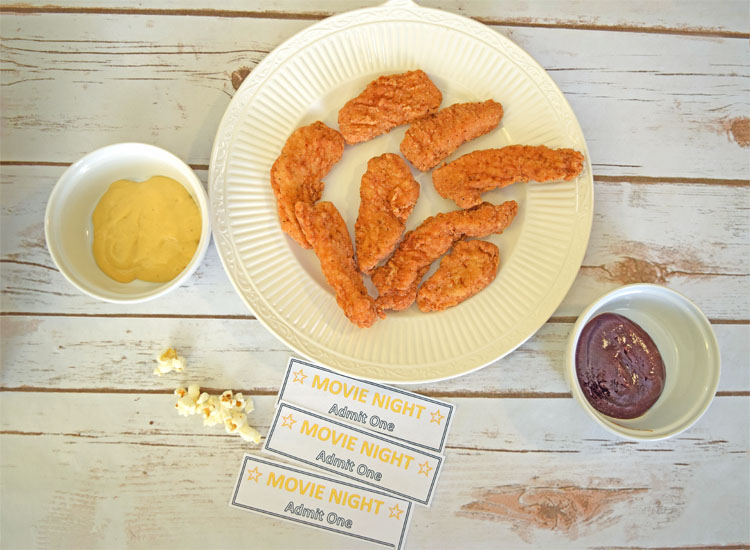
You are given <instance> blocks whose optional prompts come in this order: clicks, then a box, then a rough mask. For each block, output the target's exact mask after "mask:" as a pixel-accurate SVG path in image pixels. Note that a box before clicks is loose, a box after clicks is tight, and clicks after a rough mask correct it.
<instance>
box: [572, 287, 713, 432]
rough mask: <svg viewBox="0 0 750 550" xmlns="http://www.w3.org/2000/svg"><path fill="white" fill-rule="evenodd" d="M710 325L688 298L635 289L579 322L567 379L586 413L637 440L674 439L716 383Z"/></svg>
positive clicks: (605, 300)
mask: <svg viewBox="0 0 750 550" xmlns="http://www.w3.org/2000/svg"><path fill="white" fill-rule="evenodd" d="M720 364H721V361H720V357H719V347H718V343H717V341H716V336H715V334H714V332H713V329H712V328H711V324H710V322H709V321H708V319H706V317H705V315H704V314H703V312H701V310H700V309H699V308H698V306H696V305H695V304H694V303H693V302H691V301H690V300H689V299H687V298H686V297H684V296H683V295H682V294H679V293H677V292H675V291H673V290H670V289H668V288H666V287H663V286H659V285H653V284H635V285H627V286H624V287H621V288H618V289H616V290H614V291H612V292H610V293H608V294H606V295H604V296H602V297H601V298H600V299H599V300H597V301H596V302H594V303H593V304H591V305H590V306H589V307H588V308H587V309H586V310H585V311H584V312H583V313H582V314H581V316H580V317H579V318H578V320H577V321H576V323H575V325H574V327H573V331H572V333H571V335H570V338H569V341H568V349H567V352H566V369H565V372H566V377H567V379H568V383H569V384H570V387H571V391H572V394H573V397H574V398H575V399H576V401H578V403H579V404H580V405H581V406H582V408H583V409H584V411H585V412H586V413H587V414H588V415H589V416H590V417H591V418H593V419H594V420H595V421H596V422H597V423H598V424H599V425H601V426H602V427H604V428H605V429H607V430H609V431H610V432H612V433H614V434H616V435H618V436H621V437H625V438H627V439H635V440H656V439H665V438H667V437H672V436H674V435H676V434H678V433H680V432H682V431H684V430H686V429H688V428H689V427H690V426H692V425H693V424H694V423H695V422H696V421H697V420H698V419H699V418H700V417H701V416H702V415H703V413H704V412H705V411H706V409H707V408H708V406H709V404H710V403H711V400H712V399H713V396H714V394H715V393H716V388H717V387H718V383H719V373H720Z"/></svg>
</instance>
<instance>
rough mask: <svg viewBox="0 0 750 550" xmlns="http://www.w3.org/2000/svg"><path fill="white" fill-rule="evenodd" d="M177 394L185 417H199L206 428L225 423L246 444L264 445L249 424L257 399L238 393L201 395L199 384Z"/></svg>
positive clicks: (229, 430) (180, 408) (177, 391)
mask: <svg viewBox="0 0 750 550" xmlns="http://www.w3.org/2000/svg"><path fill="white" fill-rule="evenodd" d="M174 394H175V395H176V396H177V397H179V400H178V401H177V403H175V407H176V408H177V412H178V413H179V414H180V415H182V416H189V415H193V414H199V415H201V416H202V417H203V425H204V426H215V425H216V424H223V425H224V429H225V430H226V431H227V432H228V433H238V434H239V435H240V437H242V439H244V440H245V441H252V442H254V443H258V442H260V434H259V433H258V431H257V430H255V429H254V428H253V427H251V426H250V425H248V423H247V414H248V413H249V412H251V411H253V410H254V406H253V400H252V399H251V398H249V397H247V398H246V397H245V396H244V395H242V393H240V392H238V393H236V394H234V395H233V394H232V391H231V390H227V391H225V392H224V393H222V394H221V395H218V396H217V395H209V394H208V393H206V392H203V393H201V391H200V387H199V386H198V385H197V384H192V385H190V386H188V389H187V390H185V389H184V388H182V387H178V388H177V389H176V390H175V391H174Z"/></svg>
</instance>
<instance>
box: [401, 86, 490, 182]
mask: <svg viewBox="0 0 750 550" xmlns="http://www.w3.org/2000/svg"><path fill="white" fill-rule="evenodd" d="M501 118H503V106H502V105H501V104H500V103H497V102H496V101H493V100H491V99H488V100H487V101H485V102H483V103H482V102H477V103H456V104H455V105H451V106H450V107H446V108H445V109H442V110H440V111H438V112H437V113H435V114H433V115H430V116H427V117H424V118H422V119H419V120H417V121H415V122H414V123H412V125H411V126H410V127H409V129H408V130H407V131H406V135H405V136H404V140H403V141H402V142H401V152H402V153H403V155H404V156H405V157H406V158H407V159H408V160H409V162H411V163H412V164H413V165H414V166H415V167H416V168H418V169H419V170H421V171H422V172H427V171H428V170H431V169H432V168H434V167H435V166H437V165H438V163H439V162H440V161H441V160H443V159H444V158H446V157H448V156H449V155H450V154H452V153H453V152H454V151H455V150H456V149H458V148H459V147H460V146H461V145H462V144H464V143H466V142H467V141H470V140H472V139H474V138H478V137H479V136H483V135H484V134H487V133H489V132H491V131H492V130H494V129H495V128H497V125H498V124H500V119H501Z"/></svg>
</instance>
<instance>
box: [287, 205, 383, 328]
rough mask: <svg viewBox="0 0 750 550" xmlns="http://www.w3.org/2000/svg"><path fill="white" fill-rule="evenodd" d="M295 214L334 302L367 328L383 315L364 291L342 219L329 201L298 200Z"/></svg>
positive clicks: (348, 315) (354, 320)
mask: <svg viewBox="0 0 750 550" xmlns="http://www.w3.org/2000/svg"><path fill="white" fill-rule="evenodd" d="M295 214H296V216H297V220H298V221H299V225H300V227H301V228H302V231H303V232H304V234H305V238H306V239H307V240H308V241H309V242H310V243H311V244H312V247H313V249H314V250H315V254H316V255H317V256H318V260H319V261H320V267H321V269H322V270H323V275H325V278H326V280H327V281H328V284H329V285H331V287H332V288H333V290H334V292H335V293H336V303H338V305H339V307H340V308H341V309H343V310H344V314H345V315H346V316H347V318H348V319H349V320H350V321H351V322H352V323H354V324H356V325H357V326H359V327H363V328H364V327H369V326H371V325H372V324H373V323H374V322H375V321H377V320H378V317H381V318H382V317H385V315H384V314H383V313H382V311H381V310H380V309H379V308H378V307H377V306H376V305H375V301H374V300H373V299H372V297H371V296H370V295H369V294H368V293H367V289H366V288H365V283H364V281H363V279H362V274H361V273H360V272H359V271H358V270H357V266H356V264H355V263H354V248H353V247H352V241H351V238H350V237H349V231H348V230H347V228H346V222H344V219H343V218H342V217H341V214H339V211H338V210H337V209H336V207H335V206H334V205H333V203H331V202H327V201H321V202H318V203H316V204H314V205H313V204H308V203H306V202H298V203H297V205H296V207H295Z"/></svg>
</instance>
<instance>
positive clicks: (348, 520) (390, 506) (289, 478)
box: [229, 455, 413, 549]
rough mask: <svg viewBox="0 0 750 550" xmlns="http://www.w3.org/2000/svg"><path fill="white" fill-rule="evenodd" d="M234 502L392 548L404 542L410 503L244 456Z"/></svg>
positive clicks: (249, 508) (261, 511)
mask: <svg viewBox="0 0 750 550" xmlns="http://www.w3.org/2000/svg"><path fill="white" fill-rule="evenodd" d="M229 505H230V506H234V507H237V508H241V509H243V510H249V511H251V512H255V513H258V514H265V515H268V516H272V517H275V518H280V519H285V520H288V521H294V522H296V523H301V524H304V525H308V526H311V527H317V528H318V529H324V530H326V531H330V532H333V533H338V534H340V535H346V536H348V537H354V538H357V539H361V540H366V541H369V542H374V543H376V544H382V545H384V546H389V547H391V548H396V549H400V548H402V547H403V545H404V540H405V539H406V532H407V529H408V525H409V520H410V518H411V513H412V506H413V505H412V503H411V502H409V501H407V500H403V499H400V498H396V497H394V496H391V495H387V494H385V493H383V492H380V491H373V490H371V489H367V488H365V487H358V486H356V485H354V484H351V483H347V482H346V481H338V480H335V479H332V478H330V477H326V476H322V475H320V474H316V473H312V472H308V471H305V470H300V469H299V468H295V467H293V466H289V465H286V464H279V463H278V462H273V461H270V460H265V459H261V458H257V457H254V456H251V455H245V458H244V459H243V461H242V467H241V468H240V475H239V477H238V479H237V485H236V487H235V490H234V493H233V495H232V500H231V501H230V502H229Z"/></svg>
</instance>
